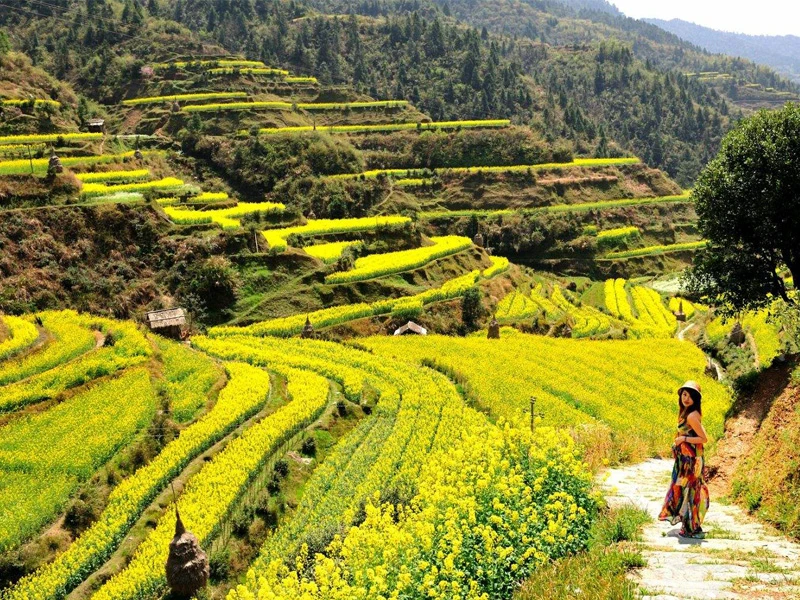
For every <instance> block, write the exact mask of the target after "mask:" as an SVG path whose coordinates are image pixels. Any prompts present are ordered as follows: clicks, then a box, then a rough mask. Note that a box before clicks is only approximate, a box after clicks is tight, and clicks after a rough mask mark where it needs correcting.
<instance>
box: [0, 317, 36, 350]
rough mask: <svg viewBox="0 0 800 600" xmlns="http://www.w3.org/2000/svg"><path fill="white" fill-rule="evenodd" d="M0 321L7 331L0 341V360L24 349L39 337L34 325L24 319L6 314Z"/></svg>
mask: <svg viewBox="0 0 800 600" xmlns="http://www.w3.org/2000/svg"><path fill="white" fill-rule="evenodd" d="M2 321H3V324H4V325H5V327H6V330H7V332H8V333H7V336H6V338H5V339H4V340H3V341H2V342H0V360H4V359H6V358H8V357H9V356H12V355H14V354H16V353H17V352H20V351H22V350H24V349H25V348H27V347H28V346H31V345H32V344H33V343H34V342H35V341H36V340H37V339H38V338H39V331H38V330H37V329H36V326H35V325H34V324H33V323H31V322H30V321H28V320H26V319H22V318H20V317H12V316H8V317H3V318H2Z"/></svg>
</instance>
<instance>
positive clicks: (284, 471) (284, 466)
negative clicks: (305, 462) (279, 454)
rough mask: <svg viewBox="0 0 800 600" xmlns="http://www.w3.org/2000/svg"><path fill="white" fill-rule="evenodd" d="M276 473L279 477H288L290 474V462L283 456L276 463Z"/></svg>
mask: <svg viewBox="0 0 800 600" xmlns="http://www.w3.org/2000/svg"><path fill="white" fill-rule="evenodd" d="M275 473H276V474H277V475H278V476H279V477H286V476H287V475H288V474H289V463H288V462H287V461H286V459H284V458H281V459H278V461H277V462H276V463H275Z"/></svg>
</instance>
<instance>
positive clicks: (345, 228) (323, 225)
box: [262, 216, 411, 252]
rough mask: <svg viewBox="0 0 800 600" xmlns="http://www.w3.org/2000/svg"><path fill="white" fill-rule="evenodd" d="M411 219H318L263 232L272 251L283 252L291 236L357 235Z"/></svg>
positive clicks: (408, 221)
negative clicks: (356, 233) (360, 232)
mask: <svg viewBox="0 0 800 600" xmlns="http://www.w3.org/2000/svg"><path fill="white" fill-rule="evenodd" d="M410 222H411V219H410V218H409V217H399V216H390V217H383V216H376V217H360V218H352V219H316V220H309V221H308V222H307V223H306V224H305V225H297V226H294V227H284V228H283V229H267V230H266V231H263V232H262V233H263V234H264V238H265V239H266V240H267V244H269V247H270V250H274V251H276V252H282V251H284V250H286V247H287V246H288V241H287V240H288V239H289V236H291V235H298V236H312V235H330V234H334V233H355V232H358V231H375V230H380V228H382V227H393V226H397V225H405V224H406V223H410Z"/></svg>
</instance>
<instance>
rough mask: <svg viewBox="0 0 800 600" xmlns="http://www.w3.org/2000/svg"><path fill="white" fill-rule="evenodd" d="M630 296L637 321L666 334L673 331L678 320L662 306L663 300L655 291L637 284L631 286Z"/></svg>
mask: <svg viewBox="0 0 800 600" xmlns="http://www.w3.org/2000/svg"><path fill="white" fill-rule="evenodd" d="M631 297H632V298H633V306H634V308H635V309H636V313H637V315H638V319H639V321H641V322H643V323H644V324H645V325H648V326H650V327H654V328H655V329H657V330H659V331H660V332H663V333H666V334H667V335H672V334H673V333H675V328H676V327H677V324H678V322H677V321H676V319H675V316H674V315H673V314H672V313H671V312H669V311H668V310H667V309H666V308H665V307H664V301H663V300H662V298H661V295H660V294H659V293H658V292H657V291H655V290H653V289H650V288H646V287H643V286H640V285H637V286H634V287H632V288H631Z"/></svg>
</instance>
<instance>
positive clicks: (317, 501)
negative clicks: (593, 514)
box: [200, 337, 485, 568]
mask: <svg viewBox="0 0 800 600" xmlns="http://www.w3.org/2000/svg"><path fill="white" fill-rule="evenodd" d="M200 343H201V346H202V347H203V349H205V350H206V351H208V352H211V353H212V354H215V355H218V356H220V357H222V358H225V357H228V356H239V357H240V358H242V359H244V360H247V361H248V362H251V363H253V364H261V363H262V362H265V361H266V362H268V361H270V360H279V361H284V362H286V363H287V364H290V365H292V366H295V367H299V368H304V369H310V370H312V371H314V372H316V373H318V374H320V375H323V376H325V377H328V378H331V379H334V380H335V381H337V382H339V383H340V384H341V385H342V386H343V387H344V389H345V390H346V393H348V395H350V396H351V397H354V396H355V397H356V398H357V395H358V394H359V393H360V392H361V390H362V389H363V388H364V387H365V386H369V387H371V388H373V389H375V390H376V391H377V393H378V394H379V396H380V400H379V401H378V404H377V406H376V408H375V410H374V411H373V412H372V416H371V417H370V418H369V419H368V420H367V421H365V422H364V424H363V425H362V426H360V427H359V428H357V429H356V430H355V431H354V432H351V434H349V435H348V436H347V437H346V438H345V439H344V440H342V443H341V444H340V445H339V446H337V449H336V451H335V453H334V454H333V455H331V456H329V457H328V458H327V459H326V461H325V463H324V464H323V465H320V466H319V467H318V468H317V469H316V470H315V473H314V477H313V480H312V481H311V482H309V485H308V486H307V487H306V488H305V491H304V493H303V497H302V499H301V502H300V505H299V506H298V508H297V510H296V511H295V514H294V518H293V519H292V520H291V522H289V523H287V524H286V527H284V528H281V529H279V530H278V532H277V533H276V535H275V536H272V537H271V538H270V539H268V541H267V544H266V545H265V546H264V548H263V549H262V552H261V557H260V559H259V561H257V563H256V565H254V568H257V565H258V564H259V562H264V561H269V560H270V559H271V558H272V557H275V556H278V557H281V558H283V557H285V558H287V559H288V560H289V561H290V563H291V564H294V561H293V558H294V556H295V554H296V553H297V552H298V551H300V549H301V545H302V544H303V542H304V540H305V539H307V538H308V537H310V536H311V535H314V533H315V532H317V531H319V530H324V529H326V528H333V527H344V526H346V525H347V524H349V523H350V522H352V519H353V518H354V516H355V515H356V513H357V511H358V508H359V506H360V505H361V504H362V503H363V502H364V501H365V500H366V499H368V498H370V497H373V496H374V494H376V493H380V492H387V491H389V490H395V491H396V492H397V493H398V494H408V493H409V492H410V491H411V490H412V489H413V488H414V486H415V484H416V481H417V478H418V477H419V465H420V464H423V463H424V462H425V461H426V460H427V457H428V456H429V454H430V453H431V452H432V451H437V450H439V449H444V448H445V447H448V444H449V443H450V442H451V441H452V440H453V439H454V436H458V435H460V433H461V432H463V431H465V430H468V429H469V428H470V427H471V426H472V425H473V424H476V423H482V422H485V420H484V417H483V416H482V415H479V414H478V413H476V412H475V411H471V410H469V409H466V408H465V407H464V405H463V402H462V401H461V398H460V397H459V395H458V393H457V391H456V390H455V388H454V386H452V384H451V383H450V382H449V381H448V380H447V379H446V378H444V377H443V376H441V375H439V374H437V373H434V372H431V371H428V370H420V369H418V368H416V367H413V366H411V365H403V364H400V363H397V364H394V363H391V362H389V361H385V360H381V359H379V358H378V357H375V356H371V355H369V354H367V353H364V352H362V351H359V350H355V349H350V348H346V347H342V346H341V345H339V344H331V343H326V342H313V341H308V340H293V339H292V340H279V339H276V340H273V341H271V343H270V344H268V345H267V344H263V343H262V342H261V340H259V339H258V338H246V337H233V338H225V339H223V340H211V339H209V340H203V341H201V342H200ZM351 438H355V439H356V448H355V450H354V449H353V448H352V447H351V445H350V441H351ZM342 449H347V450H350V451H349V452H347V453H346V454H345V453H343V452H342Z"/></svg>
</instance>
